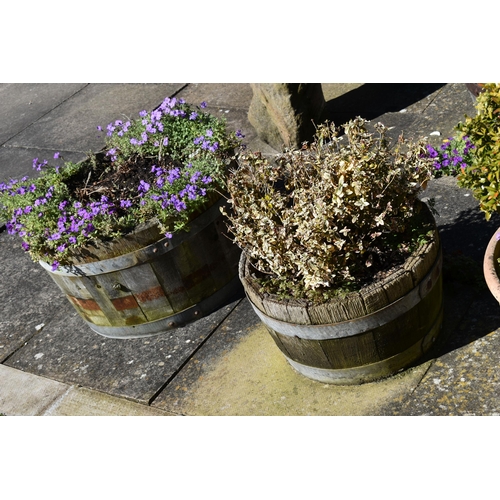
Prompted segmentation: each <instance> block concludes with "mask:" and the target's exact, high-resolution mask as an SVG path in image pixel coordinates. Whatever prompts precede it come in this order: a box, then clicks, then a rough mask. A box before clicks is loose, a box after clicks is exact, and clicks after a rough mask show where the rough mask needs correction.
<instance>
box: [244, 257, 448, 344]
mask: <svg viewBox="0 0 500 500" xmlns="http://www.w3.org/2000/svg"><path fill="white" fill-rule="evenodd" d="M438 255H439V256H438V258H437V259H436V261H435V263H434V264H433V266H432V268H431V270H430V271H429V272H428V273H427V275H426V276H425V277H424V279H423V280H422V281H421V283H420V284H419V285H418V286H416V287H415V288H413V289H412V290H411V291H410V292H409V293H407V294H406V295H404V296H403V297H401V298H400V299H398V300H396V301H395V302H393V303H391V304H389V305H388V306H386V307H384V308H382V309H380V310H379V311H377V312H375V313H372V314H368V315H366V316H360V317H359V318H356V319H352V320H348V321H342V322H339V323H332V324H325V325H299V324H296V323H287V322H285V321H281V320H277V319H275V318H272V317H270V316H268V315H267V314H265V313H263V312H262V311H261V310H260V309H258V308H257V307H256V306H255V305H254V304H253V303H252V302H251V301H250V303H252V307H253V308H254V311H255V313H256V314H257V316H259V318H260V319H261V321H262V322H263V323H264V324H266V325H268V326H269V327H270V328H272V329H273V330H275V331H276V332H277V333H281V334H282V335H288V336H289V337H299V338H302V339H310V340H328V339H335V338H344V337H351V336H353V335H357V334H359V333H364V332H367V331H370V330H373V329H375V328H378V327H380V326H382V325H385V324H386V323H389V322H391V321H393V320H395V319H396V318H397V317H399V316H401V315H402V314H404V313H406V312H407V311H409V310H410V309H412V308H413V307H415V306H416V305H417V304H418V303H419V302H420V301H421V300H422V299H423V298H424V297H425V296H426V295H428V294H429V293H430V292H431V291H432V289H433V288H434V287H435V286H436V283H437V281H436V280H434V279H433V276H434V274H435V271H439V273H440V271H441V262H442V254H441V250H440V251H439V254H438ZM427 283H429V284H430V285H431V286H425V285H426V284H427Z"/></svg>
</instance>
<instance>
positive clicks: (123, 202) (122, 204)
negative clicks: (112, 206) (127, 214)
mask: <svg viewBox="0 0 500 500" xmlns="http://www.w3.org/2000/svg"><path fill="white" fill-rule="evenodd" d="M131 206H132V202H131V201H130V200H120V207H121V208H129V207H131Z"/></svg>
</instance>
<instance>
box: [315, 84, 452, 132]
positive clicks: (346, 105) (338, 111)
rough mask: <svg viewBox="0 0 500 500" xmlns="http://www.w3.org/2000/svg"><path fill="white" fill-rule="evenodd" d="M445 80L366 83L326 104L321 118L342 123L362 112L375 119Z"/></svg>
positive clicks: (429, 91)
mask: <svg viewBox="0 0 500 500" xmlns="http://www.w3.org/2000/svg"><path fill="white" fill-rule="evenodd" d="M444 86H445V84H444V83H365V84H364V85H362V86H361V87H358V88H356V89H353V90H351V91H349V92H346V93H345V94H343V95H341V96H339V97H336V98H335V99H331V100H330V101H328V102H327V103H326V104H325V108H324V110H323V114H322V117H321V120H322V121H325V120H328V121H333V122H334V123H336V124H338V125H340V124H343V123H346V122H348V121H349V120H351V119H353V118H356V117H357V116H360V115H361V116H363V118H366V119H367V120H372V119H374V118H376V117H378V116H381V115H383V114H385V113H390V112H397V111H400V110H402V109H404V108H406V107H408V106H410V105H411V104H414V103H416V102H418V101H421V100H422V99H424V98H425V97H427V96H428V95H430V94H432V93H434V92H436V91H437V90H439V89H440V88H442V87H444Z"/></svg>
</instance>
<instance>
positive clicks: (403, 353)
mask: <svg viewBox="0 0 500 500" xmlns="http://www.w3.org/2000/svg"><path fill="white" fill-rule="evenodd" d="M426 208H427V207H426ZM429 217H430V218H432V215H431V214H430V212H429ZM432 221H433V223H434V227H435V222H434V220H433V218H432ZM441 270H442V252H441V246H440V240H439V235H438V231H437V229H436V228H435V229H434V231H433V236H432V239H431V241H430V242H429V243H427V244H425V245H423V246H421V247H420V248H419V249H418V250H417V251H416V252H415V253H414V254H412V255H411V256H410V257H409V258H408V259H407V260H406V261H405V263H404V265H403V266H402V267H401V268H400V269H398V270H397V271H395V272H394V273H392V274H391V275H389V276H388V277H387V278H385V279H384V280H383V281H379V282H375V283H373V284H371V285H369V286H366V287H364V288H362V289H361V290H360V291H359V292H352V293H349V294H347V295H345V296H344V297H342V298H340V297H339V298H336V299H332V300H330V301H328V302H326V303H323V304H319V305H310V304H308V303H307V302H306V301H300V300H282V299H280V298H278V297H276V296H271V295H263V294H261V293H260V291H259V287H258V286H257V285H256V283H255V281H254V280H253V279H252V272H253V271H252V266H251V264H250V262H249V260H248V258H247V257H246V256H245V255H244V254H242V255H241V259H240V265H239V274H240V279H241V281H242V283H243V286H244V289H245V292H246V295H247V297H248V299H249V301H250V303H251V304H252V306H253V308H254V310H255V312H256V313H257V315H258V316H259V318H260V319H261V321H262V322H263V323H264V325H265V326H266V328H267V330H268V331H269V333H270V334H271V336H272V337H273V339H274V341H275V343H276V345H277V346H278V348H279V349H280V350H281V352H282V353H283V354H284V355H285V357H286V359H287V361H288V362H289V364H290V365H291V366H292V367H293V368H294V369H295V370H296V371H298V372H299V373H301V374H302V375H304V376H306V377H308V378H310V379H313V380H317V381H320V382H324V383H332V384H344V385H348V384H360V383H364V382H371V381H375V380H377V379H381V378H384V377H387V376H390V375H393V374H395V373H397V372H398V371H401V370H402V369H404V368H406V367H408V366H409V365H411V364H412V363H414V362H415V361H416V360H417V359H418V358H420V357H421V356H422V355H423V354H424V353H425V352H426V351H427V350H428V349H429V348H430V347H431V346H432V344H433V342H434V341H435V339H436V337H437V335H438V334H439V332H440V329H441V323H442V315H443V301H442V274H441Z"/></svg>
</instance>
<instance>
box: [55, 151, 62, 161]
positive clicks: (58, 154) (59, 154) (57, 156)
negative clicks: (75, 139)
mask: <svg viewBox="0 0 500 500" xmlns="http://www.w3.org/2000/svg"><path fill="white" fill-rule="evenodd" d="M59 156H61V153H59V152H58V153H54V159H56V160H57V158H59Z"/></svg>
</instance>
